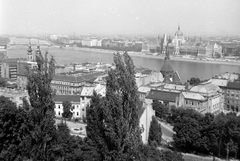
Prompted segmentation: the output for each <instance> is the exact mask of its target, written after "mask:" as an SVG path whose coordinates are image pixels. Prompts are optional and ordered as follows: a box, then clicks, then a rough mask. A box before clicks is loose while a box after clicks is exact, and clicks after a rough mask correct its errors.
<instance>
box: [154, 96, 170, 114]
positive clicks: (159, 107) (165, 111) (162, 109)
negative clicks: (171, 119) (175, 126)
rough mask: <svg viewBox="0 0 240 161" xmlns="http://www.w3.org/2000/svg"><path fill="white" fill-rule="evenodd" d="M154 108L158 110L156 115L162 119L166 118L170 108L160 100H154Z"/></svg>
mask: <svg viewBox="0 0 240 161" xmlns="http://www.w3.org/2000/svg"><path fill="white" fill-rule="evenodd" d="M152 107H153V110H154V111H155V112H156V116H157V117H158V118H161V119H166V118H167V116H168V113H169V108H168V107H167V106H165V105H163V104H162V103H160V102H159V101H158V100H154V101H153V103H152Z"/></svg>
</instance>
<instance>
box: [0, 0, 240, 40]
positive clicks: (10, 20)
mask: <svg viewBox="0 0 240 161" xmlns="http://www.w3.org/2000/svg"><path fill="white" fill-rule="evenodd" d="M239 6H240V1H239V0H230V1H227V0H211V1H208V0H201V1H199V0H182V1H179V0H161V1H160V0H149V1H146V0H121V1H120V0H118V1H117V0H101V1H99V0H89V1H84V0H71V1H66V0H41V1H37V0H18V1H16V0H15V1H14V0H6V1H3V0H2V1H0V22H1V25H0V34H43V33H48V34H72V33H76V34H141V35H146V34H149V35H157V34H162V33H168V34H171V35H173V34H174V33H175V32H176V30H177V27H178V23H180V25H181V31H182V32H183V33H184V34H185V35H187V34H195V35H198V34H199V35H201V34H221V35H229V34H238V35H239V34H240V10H239Z"/></svg>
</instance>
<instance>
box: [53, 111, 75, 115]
mask: <svg viewBox="0 0 240 161" xmlns="http://www.w3.org/2000/svg"><path fill="white" fill-rule="evenodd" d="M73 115H75V112H73ZM76 115H77V116H79V112H76ZM58 116H62V114H61V112H60V111H58Z"/></svg>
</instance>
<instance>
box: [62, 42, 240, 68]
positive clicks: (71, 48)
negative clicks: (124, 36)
mask: <svg viewBox="0 0 240 161" xmlns="http://www.w3.org/2000/svg"><path fill="white" fill-rule="evenodd" d="M62 49H64V50H79V51H86V52H98V53H108V54H113V53H116V52H117V51H114V50H105V49H94V48H82V47H81V48H80V47H64V48H62ZM120 53H122V52H120ZM128 54H129V55H130V56H132V57H142V58H151V59H162V60H163V59H164V56H163V55H156V56H155V55H147V54H145V53H142V52H132V51H130V52H128ZM171 60H172V61H185V62H194V63H207V64H224V65H236V66H240V61H236V60H235V61H231V60H228V61H227V60H221V59H216V60H197V59H190V58H181V57H173V56H171Z"/></svg>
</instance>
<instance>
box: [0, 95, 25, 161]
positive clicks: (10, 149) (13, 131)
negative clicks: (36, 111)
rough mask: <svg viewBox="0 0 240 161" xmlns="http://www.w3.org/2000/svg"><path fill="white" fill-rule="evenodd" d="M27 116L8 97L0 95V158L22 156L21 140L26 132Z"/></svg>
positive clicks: (7, 158) (15, 158)
mask: <svg viewBox="0 0 240 161" xmlns="http://www.w3.org/2000/svg"><path fill="white" fill-rule="evenodd" d="M26 122H28V116H27V113H26V112H25V111H23V110H22V109H18V108H17V107H16V104H14V103H13V102H12V101H10V100H9V99H7V98H5V97H3V96H1V97H0V160H18V159H21V158H23V151H24V150H23V149H24V146H23V145H22V142H23V140H24V138H25V133H26V130H27V128H26V124H25V123H26Z"/></svg>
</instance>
